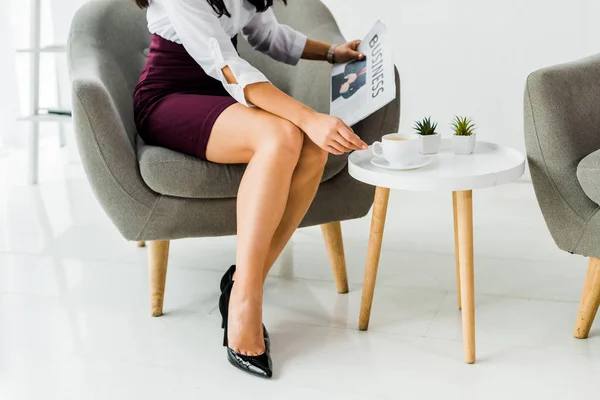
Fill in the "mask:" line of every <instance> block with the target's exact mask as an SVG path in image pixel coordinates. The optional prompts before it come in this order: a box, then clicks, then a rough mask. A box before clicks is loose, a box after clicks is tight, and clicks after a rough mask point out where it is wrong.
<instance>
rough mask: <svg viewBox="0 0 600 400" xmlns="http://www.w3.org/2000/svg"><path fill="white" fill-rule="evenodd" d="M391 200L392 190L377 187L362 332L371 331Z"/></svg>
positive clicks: (362, 311) (368, 253)
mask: <svg viewBox="0 0 600 400" xmlns="http://www.w3.org/2000/svg"><path fill="white" fill-rule="evenodd" d="M389 198H390V189H387V188H383V187H377V189H376V191H375V204H374V205H373V218H372V220H371V234H370V235H371V236H370V238H369V249H368V250H367V267H366V268H365V280H364V283H363V292H362V300H361V304H360V317H359V319H358V329H360V330H361V331H366V330H367V329H369V320H370V319H371V306H372V304H373V295H374V294H375V282H376V280H377V269H378V268H379V256H380V255H381V244H382V242H383V230H384V228H385V218H386V216H387V207H388V201H389Z"/></svg>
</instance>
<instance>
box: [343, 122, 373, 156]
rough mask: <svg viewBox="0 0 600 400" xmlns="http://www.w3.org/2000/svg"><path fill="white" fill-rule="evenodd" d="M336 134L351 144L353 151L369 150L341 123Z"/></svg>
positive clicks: (350, 129)
mask: <svg viewBox="0 0 600 400" xmlns="http://www.w3.org/2000/svg"><path fill="white" fill-rule="evenodd" d="M338 132H339V133H340V135H341V136H343V137H344V139H346V140H347V141H349V142H350V143H352V145H353V148H354V150H366V149H368V148H369V146H367V144H366V143H365V142H363V141H362V140H361V138H359V137H358V135H357V134H356V133H354V131H353V130H352V128H350V127H349V126H348V125H346V124H345V123H344V122H343V121H342V124H341V125H340V127H339V128H338Z"/></svg>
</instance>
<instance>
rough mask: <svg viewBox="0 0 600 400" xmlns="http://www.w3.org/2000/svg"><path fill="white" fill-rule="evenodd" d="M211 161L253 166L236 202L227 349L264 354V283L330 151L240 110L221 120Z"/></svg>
mask: <svg viewBox="0 0 600 400" xmlns="http://www.w3.org/2000/svg"><path fill="white" fill-rule="evenodd" d="M206 157H207V159H208V160H209V161H212V162H216V163H221V164H239V163H248V168H247V169H246V172H245V174H244V177H243V178H242V182H241V184H240V188H239V192H238V198H237V240H238V242H237V256H236V264H237V270H236V275H235V282H236V284H235V286H234V289H233V291H232V294H231V303H230V304H231V305H230V312H229V324H228V326H229V328H228V329H229V331H228V336H229V347H231V348H232V349H233V350H235V351H237V352H240V353H242V354H246V355H259V354H261V353H263V352H264V351H265V345H264V341H263V334H262V295H263V282H264V279H265V278H266V276H267V274H268V272H269V270H270V269H271V267H272V265H273V264H274V263H275V261H276V260H277V258H278V257H279V255H280V253H281V252H282V250H283V248H284V247H285V245H286V244H287V242H288V241H289V239H290V238H291V236H292V235H293V233H294V231H295V230H296V229H297V227H298V225H299V224H300V222H301V221H302V218H303V217H304V215H305V214H306V212H307V211H308V208H309V207H310V204H311V203H312V201H313V199H314V197H315V195H316V193H317V190H318V187H319V184H320V182H321V178H322V176H323V170H324V168H325V163H326V162H327V153H326V152H325V151H324V150H322V149H321V148H319V147H318V146H317V145H315V144H314V143H313V142H312V141H311V140H310V139H309V138H308V137H306V136H305V134H304V133H303V132H302V131H301V130H300V129H299V128H298V127H296V126H295V125H294V124H292V123H291V122H289V121H287V120H285V119H283V118H280V117H278V116H275V115H273V114H270V113H268V112H265V111H263V110H261V109H258V108H247V107H245V106H243V105H240V104H234V105H232V106H230V107H229V108H227V109H226V110H225V111H224V112H223V113H222V114H221V115H220V116H219V118H218V119H217V121H216V123H215V125H214V127H213V129H212V132H211V136H210V139H209V142H208V146H207V149H206Z"/></svg>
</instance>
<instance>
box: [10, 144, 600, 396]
mask: <svg viewBox="0 0 600 400" xmlns="http://www.w3.org/2000/svg"><path fill="white" fill-rule="evenodd" d="M56 140H57V139H56V138H55V137H44V140H43V150H42V154H43V158H42V162H41V165H42V174H41V178H40V179H41V184H40V185H39V186H38V187H29V186H27V185H25V170H24V167H25V165H26V164H25V155H24V153H22V152H14V153H11V154H10V155H4V156H0V399H2V400H24V399H36V400H37V399H41V398H44V399H61V400H64V399H77V400H80V399H85V400H92V399H102V400H105V399H111V400H117V399H127V400H130V399H144V400H151V399H161V400H162V399H235V398H247V399H255V398H256V399H271V398H272V399H286V400H287V399H305V398H314V399H338V398H340V399H342V398H343V399H359V398H360V399H397V398H398V399H400V398H401V399H438V398H445V399H462V400H466V399H502V400H504V399H507V398H512V399H542V398H543V399H572V398H586V397H587V398H592V397H594V398H595V397H597V395H598V394H597V393H598V387H599V386H598V382H599V378H600V323H597V324H596V325H595V328H594V329H593V331H592V335H591V337H590V339H588V340H576V339H573V337H572V330H573V325H574V319H575V315H576V311H577V306H578V301H579V296H580V291H581V288H582V285H583V278H584V273H585V268H586V260H585V259H583V258H581V257H577V256H571V255H569V254H565V253H562V252H560V251H559V250H558V249H557V248H556V247H555V245H554V243H553V242H552V240H551V238H550V236H549V234H548V232H547V230H546V228H545V225H544V221H543V219H542V216H541V214H540V212H539V209H538V207H537V203H536V201H535V197H534V194H533V190H532V187H531V186H530V184H529V183H526V182H525V183H516V184H512V185H508V186H505V187H501V188H495V189H490V190H486V191H481V192H476V193H475V197H474V204H475V210H474V214H475V215H474V216H475V251H476V255H475V262H476V292H477V296H476V300H477V360H478V362H477V364H475V365H466V364H464V363H463V362H462V354H463V353H462V341H461V320H460V313H459V311H457V308H456V292H455V288H456V286H455V275H454V274H455V272H454V271H455V270H454V255H453V250H454V245H453V233H452V220H451V217H452V215H451V198H450V195H449V194H443V193H442V194H439V193H433V194H424V193H420V194H417V193H401V192H394V193H393V194H392V198H391V202H390V211H389V215H388V220H387V226H386V235H385V240H384V245H383V247H384V249H383V253H382V259H381V265H380V273H379V281H378V286H377V290H376V294H375V301H374V308H373V314H372V319H371V327H370V331H369V332H367V333H365V332H359V331H358V330H357V329H356V325H357V319H358V310H359V304H360V296H361V281H362V274H363V268H364V261H365V256H366V247H367V238H368V231H369V223H370V219H369V218H368V217H367V218H364V219H362V220H358V221H352V222H346V223H344V224H343V228H344V235H345V243H346V255H347V261H348V272H349V277H350V280H351V282H352V284H351V292H350V294H348V295H338V294H337V293H336V290H335V286H334V283H333V278H332V275H331V271H330V268H329V265H328V261H327V257H326V253H325V249H324V245H323V241H322V238H321V235H320V230H319V229H318V228H311V229H305V230H301V231H299V232H298V233H297V234H296V236H295V237H294V239H293V242H292V243H291V244H290V246H289V248H288V249H287V251H286V252H285V254H284V255H283V256H282V259H281V260H280V262H279V263H278V265H277V267H276V268H275V271H274V273H273V275H272V277H271V278H270V279H269V281H268V285H267V288H266V299H265V324H266V325H267V326H268V328H269V330H270V332H271V335H272V340H273V351H272V352H273V359H274V363H275V377H274V379H273V380H272V381H263V380H260V379H257V378H252V377H249V376H246V375H244V374H242V373H240V372H238V371H237V370H235V369H233V368H232V367H230V366H229V364H228V363H227V361H226V359H225V352H224V349H223V348H222V347H221V346H220V341H221V329H220V327H219V317H218V310H216V303H217V294H218V293H217V292H218V281H219V279H220V277H221V274H222V273H223V271H224V270H225V268H226V267H228V266H229V264H231V263H232V261H233V259H234V250H235V240H234V238H218V239H194V240H182V241H177V242H174V243H173V245H172V250H171V258H170V264H169V268H170V269H169V276H168V286H167V297H166V303H165V308H166V315H165V316H164V317H162V318H159V319H152V318H150V317H149V306H148V285H147V281H148V276H147V275H148V274H147V269H146V262H147V255H146V251H145V250H144V249H138V248H136V247H135V245H134V244H132V243H128V242H125V241H124V240H123V239H122V238H121V237H120V236H119V234H118V233H117V232H116V230H115V229H114V228H113V226H112V225H111V223H110V222H109V221H108V219H107V218H106V216H105V215H104V213H103V212H102V211H101V209H100V207H99V206H98V204H97V203H96V201H95V199H94V197H93V194H92V192H91V190H90V188H89V186H88V184H87V182H86V179H85V176H84V174H83V172H82V169H81V166H80V165H79V164H77V163H75V162H72V161H68V159H69V158H70V157H69V156H68V154H67V153H68V152H65V151H64V150H63V151H60V152H59V151H58V150H57V149H56Z"/></svg>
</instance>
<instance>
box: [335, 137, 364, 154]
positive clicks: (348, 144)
mask: <svg viewBox="0 0 600 400" xmlns="http://www.w3.org/2000/svg"><path fill="white" fill-rule="evenodd" d="M333 140H335V141H336V142H337V143H339V144H340V145H342V146H344V151H345V152H346V153H347V152H349V151H353V150H359V149H358V148H357V147H356V145H355V144H353V143H352V142H350V141H349V140H347V139H346V138H345V137H344V136H343V135H342V134H340V133H338V134H337V136H336V137H335V138H334V139H333Z"/></svg>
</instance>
